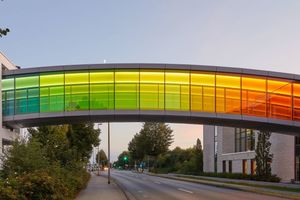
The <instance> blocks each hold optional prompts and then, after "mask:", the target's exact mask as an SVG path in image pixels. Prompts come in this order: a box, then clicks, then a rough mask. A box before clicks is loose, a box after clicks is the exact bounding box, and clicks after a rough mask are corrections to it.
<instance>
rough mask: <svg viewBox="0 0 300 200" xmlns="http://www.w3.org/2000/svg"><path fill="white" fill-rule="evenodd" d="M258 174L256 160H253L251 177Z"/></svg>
mask: <svg viewBox="0 0 300 200" xmlns="http://www.w3.org/2000/svg"><path fill="white" fill-rule="evenodd" d="M255 173H256V161H255V160H254V159H252V160H251V175H255Z"/></svg>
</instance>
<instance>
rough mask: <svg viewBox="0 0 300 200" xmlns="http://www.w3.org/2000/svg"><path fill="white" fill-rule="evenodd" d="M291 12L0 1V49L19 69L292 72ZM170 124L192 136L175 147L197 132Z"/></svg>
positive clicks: (271, 2) (293, 7) (163, 0)
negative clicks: (83, 66)
mask: <svg viewBox="0 0 300 200" xmlns="http://www.w3.org/2000/svg"><path fill="white" fill-rule="evenodd" d="M299 11H300V1H299V0H219V1H217V0H215V1H214V0H207V1H201V0H151V1H149V0H126V1H124V0H118V1H117V0H109V1H102V0H85V1H74V0H63V1H62V0H60V1H59V0H52V1H50V0H48V1H41V0H23V1H20V0H5V1H3V2H0V27H4V26H7V27H9V28H10V29H11V33H10V34H9V35H8V36H7V37H4V38H1V39H0V50H1V51H2V52H3V53H5V54H6V55H7V56H8V57H9V58H10V59H11V60H12V61H13V62H14V63H15V64H17V65H20V66H21V67H24V68H25V67H35V66H48V65H60V64H80V63H102V62H103V60H104V59H105V60H106V61H107V62H109V63H112V62H114V63H118V62H120V63H124V62H151V63H159V62H164V63H189V64H209V65H221V66H234V67H246V68H255V69H265V70H273V71H282V72H289V73H298V74H300V56H299V53H300V12H299ZM125 125H126V127H127V125H128V124H125ZM125 125H124V124H123V125H122V124H115V125H113V126H114V128H113V130H115V132H116V134H123V135H124V136H126V139H125V138H123V139H122V141H120V142H119V143H117V144H116V145H115V147H114V148H115V149H114V152H113V157H116V155H117V154H118V153H119V151H121V149H122V148H124V146H125V147H126V145H127V143H128V141H126V140H127V139H128V140H129V139H130V138H131V137H132V134H134V133H135V132H136V129H139V127H140V124H129V125H128V126H129V127H127V128H126V131H124V130H125V129H124V126H125ZM173 126H174V130H175V132H176V131H177V138H180V137H181V136H182V138H184V136H185V135H184V134H185V132H186V131H185V129H187V130H191V131H190V132H193V131H194V132H193V135H192V136H191V137H190V142H189V143H186V144H182V143H181V141H182V140H181V139H177V140H178V141H177V140H176V145H177V144H178V145H180V146H183V147H187V146H191V145H192V144H193V143H194V139H195V138H196V137H198V136H199V134H200V133H201V130H200V131H199V132H198V129H197V128H195V127H194V126H184V127H185V128H183V129H182V128H181V127H182V126H180V125H173ZM122 127H123V128H122ZM130 127H131V128H130ZM198 128H199V127H198ZM199 129H200V128H199ZM195 130H196V131H195ZM180 134H181V136H180ZM175 139H176V138H175ZM121 143H122V145H121Z"/></svg>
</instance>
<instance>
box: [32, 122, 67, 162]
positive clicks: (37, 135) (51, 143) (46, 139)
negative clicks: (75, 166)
mask: <svg viewBox="0 0 300 200" xmlns="http://www.w3.org/2000/svg"><path fill="white" fill-rule="evenodd" d="M27 130H28V132H29V140H30V141H31V140H36V141H38V142H39V143H41V144H42V146H43V149H44V150H45V152H46V155H47V157H48V159H49V161H50V162H59V163H60V164H61V165H63V166H65V165H68V164H69V163H70V162H72V160H73V158H72V149H71V148H70V144H69V141H68V138H67V136H66V134H67V131H68V125H60V126H40V127H37V128H29V129H27Z"/></svg>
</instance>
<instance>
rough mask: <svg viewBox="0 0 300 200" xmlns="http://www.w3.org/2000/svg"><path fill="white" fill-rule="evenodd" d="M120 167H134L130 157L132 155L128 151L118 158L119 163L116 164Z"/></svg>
mask: <svg viewBox="0 0 300 200" xmlns="http://www.w3.org/2000/svg"><path fill="white" fill-rule="evenodd" d="M116 164H117V166H118V167H122V168H123V169H125V168H126V167H125V165H128V166H132V165H133V160H132V158H131V157H130V153H129V152H128V151H123V152H122V153H121V154H120V155H119V156H118V161H117V162H116Z"/></svg>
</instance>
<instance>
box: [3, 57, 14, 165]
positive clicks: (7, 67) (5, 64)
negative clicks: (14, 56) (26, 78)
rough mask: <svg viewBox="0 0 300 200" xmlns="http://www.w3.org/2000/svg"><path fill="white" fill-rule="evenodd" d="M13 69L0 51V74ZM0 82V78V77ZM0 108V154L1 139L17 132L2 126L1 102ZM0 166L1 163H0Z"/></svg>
mask: <svg viewBox="0 0 300 200" xmlns="http://www.w3.org/2000/svg"><path fill="white" fill-rule="evenodd" d="M3 69H5V70H14V69H17V67H16V66H15V65H14V64H13V63H12V62H10V61H9V60H8V59H7V57H5V56H4V55H3V54H2V53H1V52H0V74H1V76H0V77H2V70H3ZM0 82H1V78H0ZM1 87H2V84H0V88H1ZM0 100H1V102H2V95H0ZM0 110H1V114H0V156H1V155H2V151H3V149H2V139H3V138H5V139H7V140H13V139H14V138H15V137H16V136H17V133H16V132H15V130H10V129H8V128H6V127H3V124H2V103H1V104H0ZM0 167H1V163H0Z"/></svg>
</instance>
